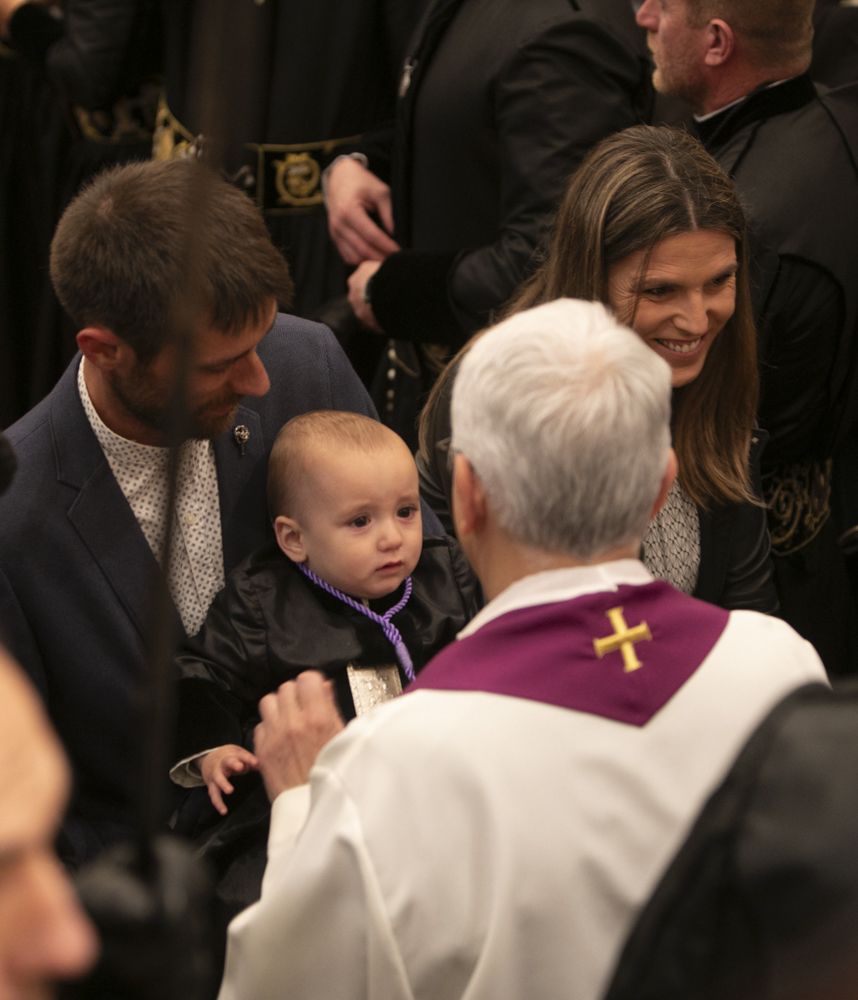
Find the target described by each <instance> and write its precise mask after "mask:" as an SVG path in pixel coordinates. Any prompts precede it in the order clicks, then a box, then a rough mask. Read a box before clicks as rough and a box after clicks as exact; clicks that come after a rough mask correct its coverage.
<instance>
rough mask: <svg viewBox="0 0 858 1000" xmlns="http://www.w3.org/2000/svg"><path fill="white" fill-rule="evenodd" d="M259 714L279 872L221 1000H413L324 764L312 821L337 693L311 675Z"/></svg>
mask: <svg viewBox="0 0 858 1000" xmlns="http://www.w3.org/2000/svg"><path fill="white" fill-rule="evenodd" d="M260 714H261V716H262V723H261V724H260V726H259V727H258V728H257V739H256V752H257V755H258V757H259V761H260V767H261V770H262V773H263V776H264V778H265V781H266V787H267V788H268V790H269V794H272V795H275V796H276V797H275V799H274V803H273V806H272V814H271V834H270V839H269V856H268V865H267V868H266V872H265V878H264V881H263V887H262V897H261V899H260V900H259V902H258V903H255V904H254V905H253V906H251V907H249V908H248V909H247V910H245V911H244V912H243V913H241V914H239V916H238V917H236V919H235V920H233V922H232V924H231V925H230V928H229V938H228V944H227V958H226V969H225V973H224V979H223V984H222V986H221V991H220V994H219V1000H239V998H242V1000H243V998H245V997H260V998H262V997H274V996H295V997H307V998H311V997H318V998H320V1000H321V998H322V997H333V996H335V997H338V998H341V1000H346V998H354V1000H358V998H365V997H367V996H379V997H381V996H383V997H385V1000H406V998H409V1000H410V998H411V996H412V994H411V991H410V989H409V987H408V983H407V980H406V978H405V971H404V964H403V961H402V957H401V956H400V954H399V952H398V950H397V947H396V941H395V937H394V934H393V932H392V927H391V924H390V920H389V917H388V915H387V913H386V911H385V909H384V906H383V903H382V901H381V900H382V893H381V891H380V886H379V880H378V876H377V874H376V871H375V868H374V865H373V861H372V859H371V857H370V855H369V852H368V851H367V848H366V843H365V840H364V834H363V830H362V827H361V822H360V818H359V816H358V814H357V812H356V810H355V807H354V805H353V803H352V801H351V799H350V798H349V796H348V794H347V792H346V791H345V790H344V789H343V787H342V785H341V784H340V782H339V781H338V779H337V777H336V775H335V774H334V773H333V772H332V771H330V770H328V769H327V768H326V767H325V766H324V764H321V765H317V766H316V767H315V768H314V769H313V776H312V782H313V783H312V793H311V794H312V809H311V810H310V813H309V816H307V815H306V810H307V807H308V804H309V793H308V789H307V786H306V784H304V783H303V782H305V781H306V778H307V776H308V773H309V770H310V767H311V765H312V762H313V761H314V760H315V757H316V754H317V752H318V750H319V748H320V747H321V746H323V745H325V743H326V742H327V741H328V739H329V738H330V737H331V735H332V733H334V732H336V731H338V721H337V720H338V716H337V715H336V709H335V706H334V704H333V697H332V695H331V692H330V687H329V685H327V683H326V682H325V681H324V679H323V678H322V677H321V675H320V674H313V673H307V674H302V675H301V676H300V677H299V679H298V681H297V682H293V683H291V684H290V685H283V686H282V687H281V688H280V690H279V691H278V692H277V694H276V695H272V696H270V697H269V698H266V699H263V702H262V703H261V705H260ZM339 725H341V723H339ZM348 735H349V734H348V731H347V732H346V733H345V734H343V736H342V737H340V738H339V740H338V743H339V741H340V740H343V739H345V740H347V739H348ZM323 759H324V758H323ZM305 817H306V822H305ZM302 827H303V829H302ZM332 942H335V945H332Z"/></svg>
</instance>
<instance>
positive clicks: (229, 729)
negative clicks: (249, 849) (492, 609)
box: [176, 538, 477, 759]
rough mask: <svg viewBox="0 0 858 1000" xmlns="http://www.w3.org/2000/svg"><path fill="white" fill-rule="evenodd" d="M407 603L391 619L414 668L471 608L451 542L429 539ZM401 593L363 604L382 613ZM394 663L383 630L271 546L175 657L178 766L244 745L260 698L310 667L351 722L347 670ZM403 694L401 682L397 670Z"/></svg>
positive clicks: (472, 598)
mask: <svg viewBox="0 0 858 1000" xmlns="http://www.w3.org/2000/svg"><path fill="white" fill-rule="evenodd" d="M412 583H413V591H412V595H411V598H410V600H409V601H408V603H407V604H406V606H405V607H404V608H403V609H402V611H400V612H399V613H398V614H397V615H396V618H395V621H394V624H395V625H396V627H397V628H398V629H399V631H400V632H401V634H402V638H403V640H404V641H405V645H406V646H407V648H408V651H409V653H410V655H411V658H412V661H413V663H414V669H415V671H416V670H420V669H421V668H422V667H423V666H424V665H425V664H426V663H427V662H428V660H429V659H430V658H431V657H432V656H433V655H434V654H435V653H437V652H438V651H439V650H440V649H442V648H443V647H444V646H446V645H447V643H448V642H451V641H452V640H453V639H454V637H455V635H456V633H457V632H458V631H459V630H460V629H461V628H463V627H464V625H465V624H466V623H467V622H468V621H469V620H470V618H472V617H473V615H474V614H475V613H476V611H477V597H476V585H475V583H474V579H473V576H472V574H471V572H470V569H469V568H468V565H467V563H466V562H465V560H464V557H463V556H462V555H461V553H460V552H459V550H458V546H457V545H456V544H455V542H453V540H452V539H445V538H426V539H424V542H423V552H422V554H421V556H420V561H419V563H418V564H417V568H416V569H415V570H414V573H413V575H412ZM401 597H402V588H400V589H399V590H398V591H397V592H396V593H395V594H391V595H390V596H389V597H387V598H385V599H383V600H381V601H379V602H375V601H372V602H370V607H371V609H372V610H373V611H376V612H377V613H378V614H383V613H384V612H385V611H386V610H387V609H388V608H389V607H392V606H393V605H394V604H396V602H397V601H398V600H399V599H400V598H401ZM395 663H396V656H395V654H394V651H393V647H392V646H391V644H390V641H389V640H388V639H387V637H386V636H385V634H384V632H383V631H382V629H381V627H380V626H379V625H378V624H376V623H375V622H373V621H371V620H370V619H368V618H367V617H366V616H365V615H362V614H360V612H358V611H355V610H354V609H352V608H349V607H348V606H347V605H345V604H344V603H343V602H342V601H340V600H338V599H337V598H335V597H332V596H331V595H329V594H327V593H326V592H325V591H323V590H322V589H321V588H320V587H318V586H317V585H316V584H314V583H312V582H311V581H310V580H308V579H307V578H306V577H305V576H304V575H303V574H302V573H300V572H299V571H298V569H297V568H296V567H295V566H294V565H293V564H292V563H291V562H290V561H289V560H288V559H287V558H286V556H284V555H283V553H282V552H281V551H280V549H279V548H278V547H277V544H276V542H274V541H273V540H272V541H271V542H270V543H269V544H267V545H265V546H264V547H263V548H261V549H259V550H258V551H256V552H254V553H253V554H252V555H250V556H249V557H248V558H247V559H245V560H244V561H243V562H242V563H240V564H239V566H238V567H236V569H235V570H234V571H233V572H232V573H231V574H230V577H229V579H228V581H227V585H226V587H225V588H224V589H223V590H222V591H221V592H220V593H219V594H218V596H217V597H216V598H215V600H214V602H213V604H212V607H211V609H210V610H209V613H208V616H207V617H206V621H205V624H204V625H203V628H202V629H201V630H200V632H199V633H198V634H197V635H196V636H195V637H194V638H192V639H190V640H188V642H187V643H186V644H185V646H184V648H183V649H182V650H181V652H180V654H179V655H178V657H177V658H176V671H177V677H178V680H179V687H178V693H179V715H178V724H177V739H178V743H177V747H176V759H182V758H183V757H188V756H191V755H192V754H196V753H199V752H200V751H201V750H206V749H209V748H210V747H213V746H221V745H223V744H226V743H238V744H241V743H243V742H246V741H247V739H248V734H249V732H250V729H251V728H252V724H254V723H255V722H256V711H257V705H258V703H259V699H260V698H262V697H263V695H266V694H268V693H270V692H271V691H275V690H276V689H277V688H278V687H279V686H280V685H281V684H283V683H284V682H285V681H287V680H294V679H295V678H296V677H297V676H298V674H299V673H301V671H303V670H307V669H311V668H312V669H316V670H321V671H322V672H323V673H325V674H326V675H327V676H328V677H329V678H330V679H331V680H332V681H333V682H334V689H335V692H336V697H337V704H338V707H339V709H340V712H341V713H342V715H343V716H344V717H345V718H346V719H352V718H354V715H355V709H354V703H353V702H352V697H351V693H350V689H349V683H348V677H347V675H346V667H347V666H348V665H349V664H353V665H354V666H358V667H371V666H376V667H377V666H387V665H391V664H395ZM400 680H401V682H402V685H403V687H404V686H405V685H406V684H407V683H408V680H407V678H406V677H405V674H404V673H403V672H402V670H401V669H400Z"/></svg>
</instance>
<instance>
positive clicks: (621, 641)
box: [593, 608, 652, 674]
mask: <svg viewBox="0 0 858 1000" xmlns="http://www.w3.org/2000/svg"><path fill="white" fill-rule="evenodd" d="M607 614H608V621H609V622H610V623H611V626H612V627H613V629H614V634H613V635H608V636H605V638H604V639H594V640H593V649H595V651H596V656H598V657H599V659H600V660H601V659H602V657H603V656H605V655H606V654H607V653H613V652H615V651H616V650H619V651H620V652H621V653H622V654H623V664H624V666H625V672H626V673H627V674H630V673H631V672H632V671H633V670H638V669H640V668H641V667H642V666H643V664H642V663H641V661H640V660H639V659H638V657H637V653H636V652H635V645H634V644H635V643H636V642H643V641H644V640H651V639H652V635H651V634H650V630H649V625H647V623H646V622H641V623H640V625H635V627H634V628H629V627H628V625H626V620H625V619H624V618H623V609H622V608H611V609H610V611H608V613H607Z"/></svg>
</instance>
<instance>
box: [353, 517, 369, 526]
mask: <svg viewBox="0 0 858 1000" xmlns="http://www.w3.org/2000/svg"><path fill="white" fill-rule="evenodd" d="M349 524H350V525H351V526H352V527H353V528H365V527H366V526H367V525H368V524H369V516H368V515H367V514H359V515H358V516H357V517H353V518H352V519H351V521H349Z"/></svg>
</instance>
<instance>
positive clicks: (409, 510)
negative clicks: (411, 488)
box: [396, 504, 417, 521]
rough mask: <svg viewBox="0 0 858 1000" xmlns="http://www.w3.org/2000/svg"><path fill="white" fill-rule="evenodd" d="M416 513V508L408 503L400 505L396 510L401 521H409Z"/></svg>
mask: <svg viewBox="0 0 858 1000" xmlns="http://www.w3.org/2000/svg"><path fill="white" fill-rule="evenodd" d="M416 513H417V508H416V507H415V506H414V505H413V504H408V505H406V506H405V507H400V508H399V510H398V511H397V512H396V516H397V517H398V518H401V519H402V520H403V521H410V520H411V519H412V518H413V517H414V515H415V514H416Z"/></svg>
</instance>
